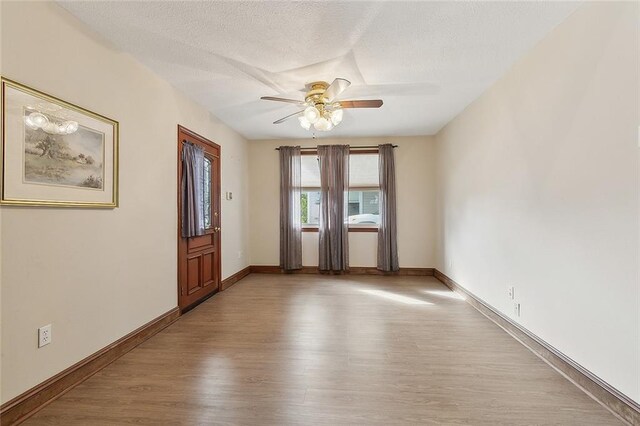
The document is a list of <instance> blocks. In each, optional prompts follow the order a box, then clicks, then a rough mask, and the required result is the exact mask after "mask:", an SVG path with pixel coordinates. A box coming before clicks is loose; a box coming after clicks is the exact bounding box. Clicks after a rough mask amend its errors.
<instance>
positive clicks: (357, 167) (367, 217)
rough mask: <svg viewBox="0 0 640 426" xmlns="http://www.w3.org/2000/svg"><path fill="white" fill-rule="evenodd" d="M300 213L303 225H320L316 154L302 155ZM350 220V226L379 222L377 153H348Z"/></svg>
mask: <svg viewBox="0 0 640 426" xmlns="http://www.w3.org/2000/svg"><path fill="white" fill-rule="evenodd" d="M301 168H302V196H301V203H300V204H301V214H302V225H303V227H307V228H310V227H317V226H318V224H319V220H320V167H319V166H318V157H317V156H316V155H303V156H302V157H301ZM348 197H349V198H348V211H347V215H348V219H347V220H348V222H349V227H350V228H377V226H378V224H379V223H380V208H379V205H380V204H379V203H380V182H379V178H378V154H377V153H373V154H372V153H366V154H365V153H362V154H360V153H357V152H355V153H354V152H352V153H351V155H349V195H348Z"/></svg>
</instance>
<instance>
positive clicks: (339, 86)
mask: <svg viewBox="0 0 640 426" xmlns="http://www.w3.org/2000/svg"><path fill="white" fill-rule="evenodd" d="M350 85H351V82H350V81H349V80H345V79H344V78H336V79H335V80H333V83H331V85H330V86H329V87H327V90H325V91H324V97H325V98H327V99H328V102H333V100H334V99H335V98H337V97H338V96H339V95H340V93H342V92H344V91H345V89H346V88H347V87H349V86H350Z"/></svg>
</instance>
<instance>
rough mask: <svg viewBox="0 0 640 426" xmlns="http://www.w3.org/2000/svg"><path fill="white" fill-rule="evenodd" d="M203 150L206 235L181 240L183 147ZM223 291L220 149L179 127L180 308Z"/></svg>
mask: <svg viewBox="0 0 640 426" xmlns="http://www.w3.org/2000/svg"><path fill="white" fill-rule="evenodd" d="M185 142H191V143H193V144H196V145H199V146H201V147H202V148H204V152H205V165H204V171H205V179H204V180H205V184H204V185H203V187H204V195H203V198H204V200H205V221H204V222H205V234H204V235H201V236H198V237H191V238H182V145H183V144H184V143H185ZM219 289H220V146H219V145H217V144H215V143H213V142H211V141H210V140H208V139H205V138H203V137H202V136H200V135H198V134H196V133H193V132H191V131H190V130H187V129H185V128H184V127H182V126H178V305H179V306H180V309H181V310H183V311H184V310H185V309H187V308H191V307H193V306H194V305H195V304H197V303H198V302H201V301H202V300H204V299H205V298H206V297H208V296H211V295H212V294H214V293H216V292H217V291H218V290H219Z"/></svg>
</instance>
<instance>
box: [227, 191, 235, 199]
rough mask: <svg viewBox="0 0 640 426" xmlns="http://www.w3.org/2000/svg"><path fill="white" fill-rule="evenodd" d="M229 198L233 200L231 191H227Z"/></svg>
mask: <svg viewBox="0 0 640 426" xmlns="http://www.w3.org/2000/svg"><path fill="white" fill-rule="evenodd" d="M225 198H226V199H227V200H233V192H231V191H227V193H226V197H225Z"/></svg>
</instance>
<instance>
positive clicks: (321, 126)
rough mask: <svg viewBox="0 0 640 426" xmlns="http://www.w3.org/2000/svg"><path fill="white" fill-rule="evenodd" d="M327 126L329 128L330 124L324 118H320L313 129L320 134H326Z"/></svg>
mask: <svg viewBox="0 0 640 426" xmlns="http://www.w3.org/2000/svg"><path fill="white" fill-rule="evenodd" d="M329 126H331V123H330V122H329V120H327V119H326V118H324V117H320V118H319V119H318V121H316V122H315V123H314V124H313V127H315V129H316V130H318V131H320V132H326V131H327V130H329Z"/></svg>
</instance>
